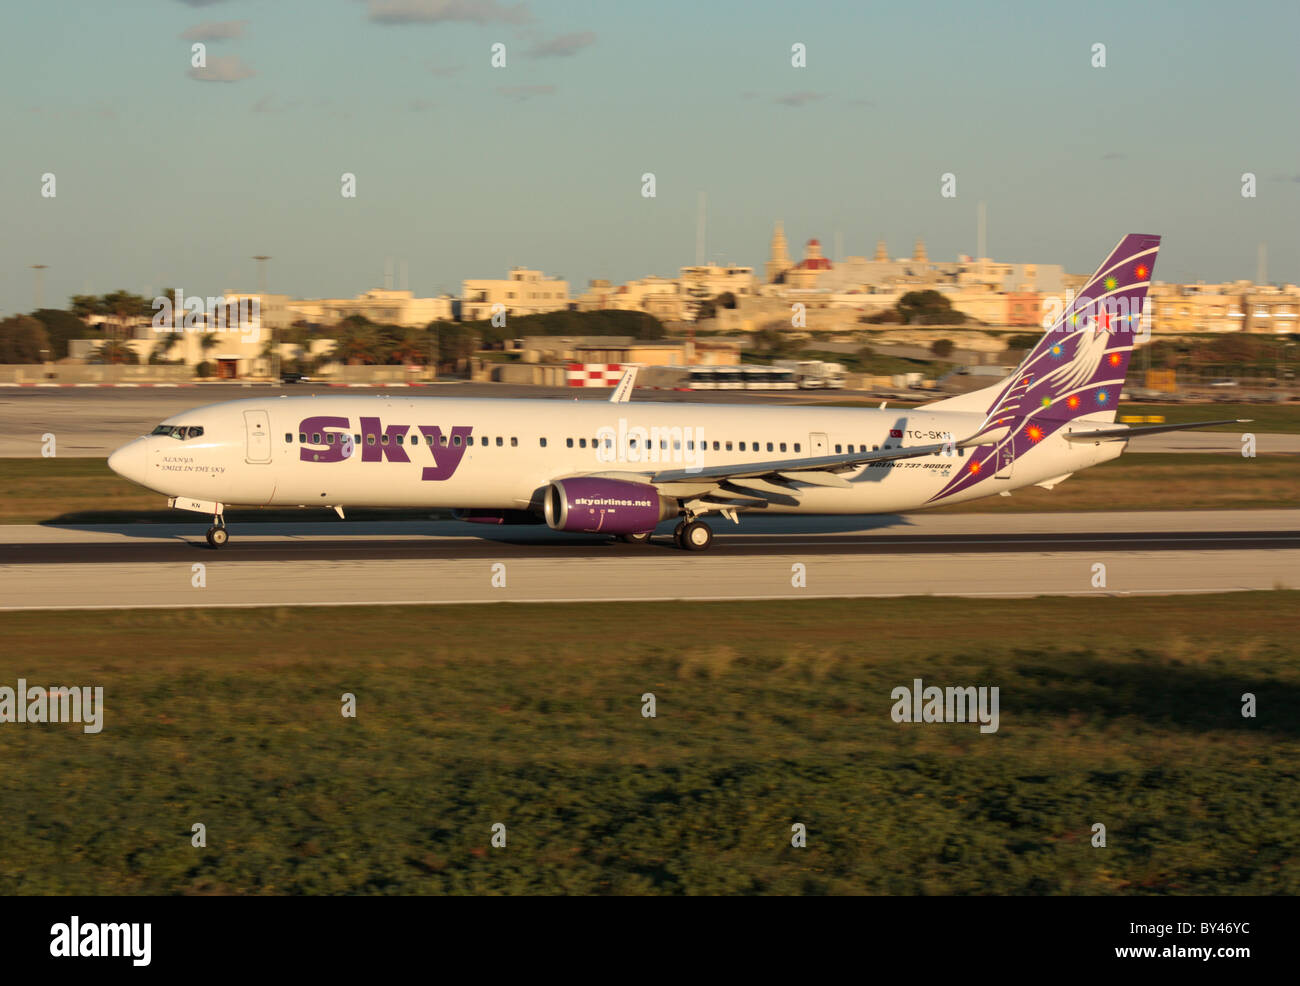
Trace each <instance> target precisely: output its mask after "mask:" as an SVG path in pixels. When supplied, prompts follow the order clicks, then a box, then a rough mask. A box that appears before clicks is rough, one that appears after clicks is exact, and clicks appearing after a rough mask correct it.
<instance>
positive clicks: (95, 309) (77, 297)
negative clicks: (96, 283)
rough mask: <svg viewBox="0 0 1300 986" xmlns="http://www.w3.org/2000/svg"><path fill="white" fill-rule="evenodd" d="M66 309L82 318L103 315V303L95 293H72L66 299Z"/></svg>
mask: <svg viewBox="0 0 1300 986" xmlns="http://www.w3.org/2000/svg"><path fill="white" fill-rule="evenodd" d="M68 310H69V311H71V312H72V314H73V315H76V316H77V318H80V319H83V320H84V319H87V318H89V317H90V316H91V315H103V314H104V303H103V301H101V300H100V297H99V295H97V294H74V295H73V296H72V298H71V299H69V301H68Z"/></svg>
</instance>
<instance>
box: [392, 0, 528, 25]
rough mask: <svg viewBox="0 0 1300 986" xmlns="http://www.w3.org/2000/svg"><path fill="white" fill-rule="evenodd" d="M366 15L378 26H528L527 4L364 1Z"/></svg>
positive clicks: (468, 0)
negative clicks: (449, 24)
mask: <svg viewBox="0 0 1300 986" xmlns="http://www.w3.org/2000/svg"><path fill="white" fill-rule="evenodd" d="M366 16H368V17H369V18H370V19H371V20H372V21H375V22H376V23H379V24H443V23H446V22H449V21H467V22H469V23H472V24H491V23H501V24H528V23H531V22H532V19H533V15H532V12H531V11H529V9H528V4H526V3H517V4H514V5H512V6H503V5H501V4H499V3H497V2H496V0H366Z"/></svg>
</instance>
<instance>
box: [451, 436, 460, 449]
mask: <svg viewBox="0 0 1300 986" xmlns="http://www.w3.org/2000/svg"><path fill="white" fill-rule="evenodd" d="M451 444H453V445H455V446H456V447H457V448H460V436H459V435H453V436H452V438H451Z"/></svg>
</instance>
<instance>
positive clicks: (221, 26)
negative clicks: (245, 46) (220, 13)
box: [180, 21, 248, 41]
mask: <svg viewBox="0 0 1300 986" xmlns="http://www.w3.org/2000/svg"><path fill="white" fill-rule="evenodd" d="M247 26H248V21H204V22H203V23H202V24H195V25H194V26H193V27H192V28H190V29H189V30H188V31H184V32H182V33H181V36H180V37H181V40H182V41H233V40H235V39H236V38H242V37H244V28H245V27H247Z"/></svg>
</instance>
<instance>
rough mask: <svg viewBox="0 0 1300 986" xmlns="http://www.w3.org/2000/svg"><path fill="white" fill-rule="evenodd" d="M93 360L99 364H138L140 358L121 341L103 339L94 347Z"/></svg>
mask: <svg viewBox="0 0 1300 986" xmlns="http://www.w3.org/2000/svg"><path fill="white" fill-rule="evenodd" d="M95 360H96V361H97V362H100V363H139V362H140V358H139V357H138V356H136V354H135V352H134V351H133V350H132V349H131V348H130V347H128V346H127V344H126V343H125V342H123V341H122V340H121V339H105V340H104V341H103V342H101V343H100V344H99V345H98V346H96V347H95Z"/></svg>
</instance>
